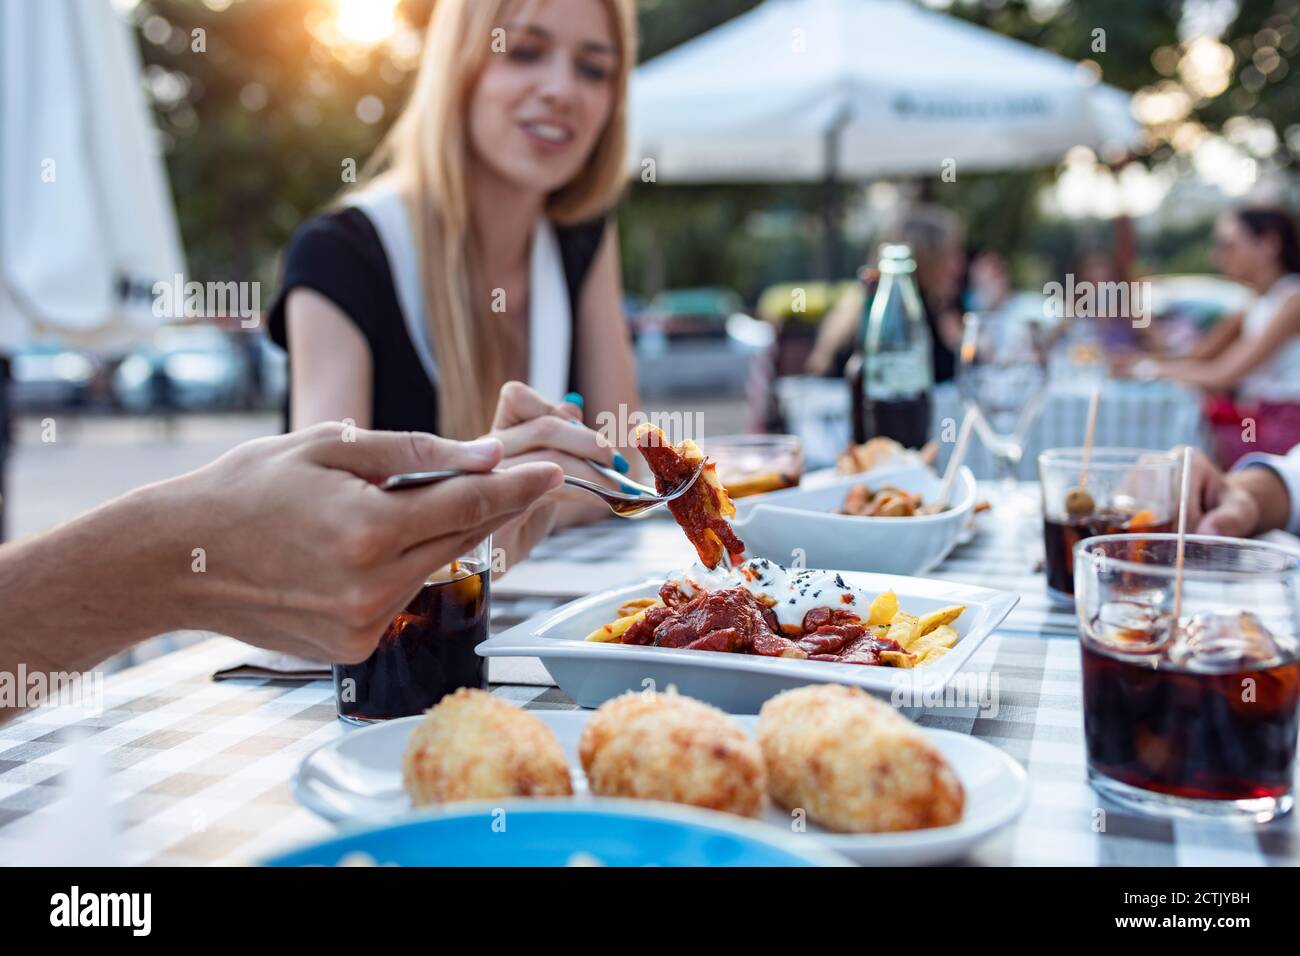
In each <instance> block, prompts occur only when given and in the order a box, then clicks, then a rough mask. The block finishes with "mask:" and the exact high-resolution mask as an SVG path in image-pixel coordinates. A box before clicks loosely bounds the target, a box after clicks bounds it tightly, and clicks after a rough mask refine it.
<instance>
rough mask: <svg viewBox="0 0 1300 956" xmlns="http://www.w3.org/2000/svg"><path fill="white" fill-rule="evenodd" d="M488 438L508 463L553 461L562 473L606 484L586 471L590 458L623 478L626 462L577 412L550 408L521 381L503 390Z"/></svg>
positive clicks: (574, 408) (563, 405)
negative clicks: (617, 472)
mask: <svg viewBox="0 0 1300 956" xmlns="http://www.w3.org/2000/svg"><path fill="white" fill-rule="evenodd" d="M489 435H490V437H492V438H495V439H497V440H498V441H499V442H501V445H502V447H503V448H504V449H505V461H506V464H507V465H509V464H512V463H518V462H523V461H539V460H540V461H553V462H555V463H556V464H558V465H559V466H560V467H562V468H563V469H564V471H565V474H569V475H574V476H576V477H578V478H586V479H587V480H589V481H600V482H602V483H607V482H605V480H604V479H603V478H602V477H601V476H600V474H599V473H597V472H595V471H593V470H592V469H591V468H590V467H588V465H587V462H586V459H588V458H590V459H591V460H592V461H595V462H597V463H599V464H601V465H604V466H606V467H608V468H614V469H616V470H618V471H620V472H624V473H626V472H627V470H628V465H627V460H626V459H625V458H624V457H623V456H622V455H620V454H619V453H618V452H617V451H615V450H614V449H613V448H612V447H610V445H609V444H608V443H607V442H606V441H604V439H602V437H601V436H600V435H599V434H597V433H596V432H594V431H592V430H591V429H590V428H587V427H586V426H585V425H584V424H583V423H582V411H581V409H580V408H579V407H578V406H577V405H574V404H571V403H570V402H561V403H560V404H558V405H552V404H551V403H550V402H548V401H546V400H545V399H544V398H542V396H540V395H538V394H537V393H536V392H535V391H533V390H532V389H531V388H529V387H528V386H527V385H525V384H523V383H522V382H507V383H506V384H505V385H503V386H502V387H501V396H500V398H499V400H498V402H497V412H496V417H495V418H494V419H493V421H492V431H491V432H490V433H489Z"/></svg>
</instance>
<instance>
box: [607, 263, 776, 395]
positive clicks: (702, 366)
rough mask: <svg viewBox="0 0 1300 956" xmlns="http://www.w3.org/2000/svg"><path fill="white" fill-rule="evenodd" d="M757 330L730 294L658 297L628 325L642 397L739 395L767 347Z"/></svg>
mask: <svg viewBox="0 0 1300 956" xmlns="http://www.w3.org/2000/svg"><path fill="white" fill-rule="evenodd" d="M762 325H763V323H760V322H758V321H757V320H755V319H753V318H750V317H749V316H748V315H746V314H745V312H744V303H743V302H742V301H741V298H740V296H738V295H737V294H736V293H734V292H732V291H731V290H729V289H677V290H672V291H668V292H662V293H660V294H659V295H657V296H655V297H654V298H653V299H651V300H650V303H649V304H648V305H647V306H646V307H645V309H644V310H643V311H642V312H641V313H640V314H639V315H638V316H637V317H636V318H635V320H633V322H632V326H633V329H634V330H635V332H636V363H637V378H638V382H639V384H640V387H641V391H642V393H643V394H645V395H648V396H653V397H662V396H668V395H677V394H704V393H707V394H709V395H711V396H713V397H721V396H727V395H731V396H738V395H741V394H743V393H744V391H745V383H746V381H747V380H748V378H749V370H750V366H751V364H752V363H753V361H754V358H755V356H757V355H759V354H760V353H762V352H763V351H764V350H765V349H766V348H767V347H768V345H769V344H770V336H769V335H767V334H765V333H766V328H759V326H762Z"/></svg>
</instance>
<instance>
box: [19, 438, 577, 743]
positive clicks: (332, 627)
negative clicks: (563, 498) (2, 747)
mask: <svg viewBox="0 0 1300 956" xmlns="http://www.w3.org/2000/svg"><path fill="white" fill-rule="evenodd" d="M501 456H502V449H501V445H500V443H499V442H497V441H495V440H490V439H489V440H484V441H479V442H472V443H468V444H462V443H459V442H450V441H445V440H443V439H440V438H434V437H433V436H430V435H419V434H405V433H392V432H367V431H361V430H356V429H350V428H345V427H344V426H343V425H340V424H323V425H318V426H316V427H314V428H311V429H308V430H306V431H303V432H296V433H294V434H291V435H284V436H280V437H276V438H265V439H260V440H258V441H254V442H249V443H248V444H245V445H241V446H240V447H238V448H236V449H235V450H233V451H231V452H230V453H229V454H227V455H225V456H224V457H222V458H220V459H218V460H217V461H215V462H213V463H212V464H211V465H208V466H207V467H205V468H202V469H200V470H199V471H196V472H193V473H191V474H188V475H183V476H181V477H179V478H175V479H172V480H170V481H165V482H161V483H159V484H156V485H151V486H149V487H146V488H141V489H139V490H137V491H134V492H132V493H130V494H128V495H126V496H124V497H122V498H119V499H117V500H115V501H111V502H109V503H108V504H106V505H104V506H102V507H100V508H98V509H96V510H95V511H93V512H91V513H89V514H87V515H84V516H82V517H80V518H76V519H74V520H72V521H70V522H68V523H66V524H64V525H61V526H59V527H57V528H54V529H52V530H50V531H48V532H45V533H44V534H41V535H38V536H36V537H34V538H30V539H27V540H25V541H19V542H15V543H13V544H9V545H5V546H4V547H3V548H0V594H2V595H3V598H4V599H3V601H0V671H13V670H14V668H16V667H17V666H18V665H19V664H24V665H26V666H27V668H28V670H29V671H33V672H34V671H77V670H87V669H89V668H91V667H94V666H95V665H96V664H99V663H100V662H102V661H103V660H105V659H106V658H108V657H110V656H112V655H113V654H115V653H118V652H119V651H122V650H125V649H126V648H128V647H130V646H131V645H132V644H134V643H136V642H138V641H140V640H143V639H144V638H146V637H150V636H152V635H155V634H160V633H164V632H166V631H173V630H181V629H191V628H192V629H197V630H211V631H218V632H221V633H224V634H229V635H231V636H233V637H238V638H240V639H242V640H245V641H248V642H249V643H252V644H258V645H261V646H263V647H268V648H272V649H274V650H279V651H285V652H288V653H292V654H297V655H301V656H303V657H308V658H313V659H316V660H323V661H333V662H340V663H349V662H355V661H360V660H364V659H365V658H366V657H367V656H369V654H370V652H371V651H372V650H373V649H374V647H375V645H376V643H377V642H378V640H379V638H380V636H381V635H382V634H383V631H384V628H385V627H386V626H387V625H388V622H389V621H390V620H391V619H392V618H393V616H394V615H395V614H397V612H398V611H400V610H401V609H402V608H403V607H404V606H405V605H406V604H407V603H408V602H409V601H410V599H411V598H412V597H413V596H414V595H415V594H416V593H417V592H418V591H419V589H420V587H421V586H422V585H423V583H424V581H425V580H426V578H427V577H428V575H429V574H431V573H432V572H434V571H436V570H437V569H438V568H440V567H442V566H443V565H445V564H447V563H448V562H449V561H451V560H453V559H454V558H456V557H458V556H460V555H461V554H463V553H465V551H467V550H469V549H470V548H471V547H472V546H473V545H475V544H476V543H478V542H479V541H481V540H483V538H485V537H486V536H487V535H488V534H490V533H491V532H492V531H494V530H495V529H496V528H498V527H500V526H501V525H502V524H503V523H505V522H507V521H510V520H511V519H513V518H515V517H517V516H519V515H521V514H523V513H525V512H526V511H527V509H528V508H529V507H530V506H531V505H532V504H533V503H535V502H536V501H538V500H539V499H541V498H542V497H543V496H544V495H546V494H547V493H548V492H549V491H551V490H553V489H554V488H556V487H557V486H558V485H559V483H560V481H561V479H562V477H563V476H562V474H561V472H560V469H559V468H558V467H557V466H556V465H555V464H553V463H547V462H538V463H532V464H521V465H519V466H518V467H515V468H511V469H509V470H507V471H504V472H497V473H494V474H482V475H468V476H465V477H462V478H453V479H451V480H450V481H445V482H442V483H441V484H437V485H432V486H429V487H426V488H418V489H409V490H405V491H398V492H385V491H381V490H379V488H378V487H376V485H375V484H374V483H375V482H377V481H380V480H382V479H383V478H385V477H387V476H389V475H392V474H396V473H399V472H406V471H429V470H435V469H443V468H455V469H461V470H465V471H471V472H489V471H491V470H492V469H493V468H494V467H495V466H497V464H498V463H499V462H500V461H501ZM11 715H12V714H11V713H7V712H0V720H3V719H5V718H6V717H9V716H11Z"/></svg>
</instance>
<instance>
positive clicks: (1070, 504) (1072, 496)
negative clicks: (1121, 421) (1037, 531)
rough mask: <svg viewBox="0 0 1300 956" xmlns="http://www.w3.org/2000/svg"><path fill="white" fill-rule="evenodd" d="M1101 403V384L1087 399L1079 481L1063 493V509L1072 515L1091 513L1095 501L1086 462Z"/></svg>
mask: <svg viewBox="0 0 1300 956" xmlns="http://www.w3.org/2000/svg"><path fill="white" fill-rule="evenodd" d="M1100 403H1101V386H1100V385H1097V386H1096V387H1094V388H1093V390H1092V398H1091V399H1090V400H1089V401H1088V427H1087V430H1086V431H1084V433H1083V455H1082V458H1083V461H1082V462H1081V464H1080V465H1079V483H1078V484H1077V485H1076V486H1075V487H1073V488H1071V489H1070V490H1069V491H1067V492H1066V493H1065V511H1066V513H1067V514H1072V515H1086V514H1092V512H1094V511H1096V510H1097V503H1096V502H1095V501H1093V500H1092V495H1090V494H1089V493H1088V463H1089V462H1090V461H1091V460H1092V442H1093V439H1094V437H1095V436H1096V434H1097V406H1098V405H1099V404H1100Z"/></svg>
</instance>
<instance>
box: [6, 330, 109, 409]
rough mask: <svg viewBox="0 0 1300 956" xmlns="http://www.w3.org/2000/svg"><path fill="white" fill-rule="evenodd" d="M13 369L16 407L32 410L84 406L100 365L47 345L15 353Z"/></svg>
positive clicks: (12, 387) (88, 398) (90, 359)
mask: <svg viewBox="0 0 1300 956" xmlns="http://www.w3.org/2000/svg"><path fill="white" fill-rule="evenodd" d="M10 367H11V370H12V380H11V383H10V392H9V395H10V399H11V400H12V402H13V408H14V410H15V411H31V410H45V409H54V408H80V407H83V406H85V405H86V404H87V403H88V402H89V400H90V397H91V386H92V385H93V384H94V380H95V373H96V371H97V368H98V365H97V363H96V362H95V360H94V359H92V358H90V357H89V356H87V355H83V354H82V353H80V352H76V351H73V350H72V349H69V348H67V347H66V346H63V345H59V344H58V343H55V342H46V343H38V344H32V345H28V346H26V347H24V348H21V349H19V350H18V351H16V352H15V353H14V354H13V356H12V357H11V363H10Z"/></svg>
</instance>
